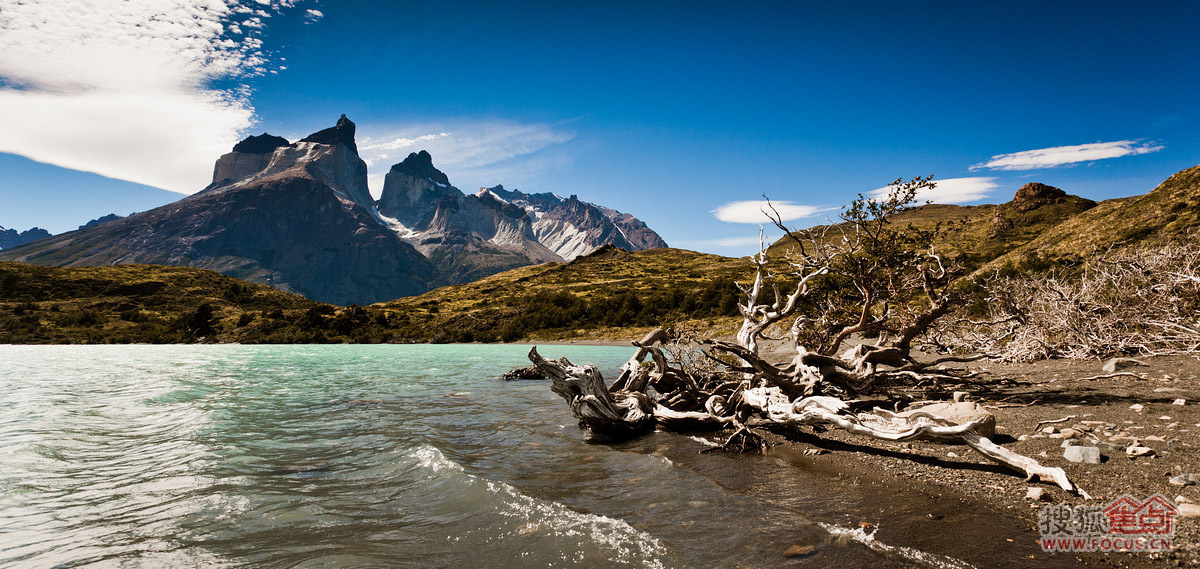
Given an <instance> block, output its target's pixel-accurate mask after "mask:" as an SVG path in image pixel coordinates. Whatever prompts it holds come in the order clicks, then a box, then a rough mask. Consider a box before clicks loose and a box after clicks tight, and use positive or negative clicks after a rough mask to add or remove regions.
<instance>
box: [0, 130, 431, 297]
mask: <svg viewBox="0 0 1200 569" xmlns="http://www.w3.org/2000/svg"><path fill="white" fill-rule="evenodd" d="M354 130H355V125H354V123H353V122H351V121H350V120H348V119H347V118H346V117H345V115H343V116H342V117H341V119H340V120H338V123H337V125H336V126H334V127H331V128H329V129H325V130H322V131H320V132H317V133H314V134H313V135H311V136H309V137H307V138H306V139H304V140H302V141H299V142H295V143H288V144H283V143H284V142H286V140H283V139H279V138H278V137H269V135H265V136H267V137H268V138H263V137H258V138H255V137H251V139H247V141H243V142H242V143H239V144H238V146H237V147H235V150H234V151H232V152H230V153H228V154H226V155H224V156H222V157H221V158H220V159H218V160H217V164H216V167H215V169H214V174H213V183H212V184H210V185H209V186H208V187H207V188H206V189H204V190H203V191H201V192H199V193H197V194H194V195H191V196H188V197H185V198H183V199H181V200H179V201H177V202H174V203H171V204H167V205H165V206H162V207H159V208H156V209H152V210H150V211H146V212H141V213H136V214H133V215H130V216H129V217H125V218H122V219H118V220H115V221H110V222H108V223H104V224H101V225H96V226H93V227H87V228H84V229H79V230H76V231H71V232H68V233H64V234H62V235H58V236H55V237H53V238H51V239H46V240H43V241H41V242H39V243H36V244H31V245H28V246H25V247H19V248H16V249H13V250H10V251H5V254H4V255H3V257H4V258H5V259H7V260H13V261H22V262H28V263H35V264H41V265H52V266H67V267H79V266H87V265H115V264H129V263H152V264H163V265H183V266H189V267H198V268H205V269H212V270H215V271H218V272H221V273H224V274H227V275H232V276H235V277H238V278H242V279H246V280H249V281H252V282H256V283H263V284H269V285H271V286H274V287H276V288H279V289H281V290H284V291H293V292H298V293H301V294H303V295H305V296H307V297H309V298H312V299H315V300H320V301H324V302H331V303H335V304H350V303H359V304H364V303H371V302H378V301H383V300H390V299H393V298H397V297H401V296H407V295H411V294H419V293H421V292H424V291H425V290H428V283H430V282H432V281H433V280H434V277H435V273H436V270H435V267H434V265H433V263H431V262H430V261H429V260H428V259H426V258H425V257H424V256H423V255H421V254H420V253H418V252H417V251H416V250H415V249H413V248H412V246H411V245H409V244H407V243H405V242H404V241H403V240H401V239H400V238H399V237H398V236H397V235H396V234H395V233H394V232H393V231H391V230H390V229H389V228H388V227H386V226H385V225H383V224H382V223H380V222H379V220H378V219H377V217H376V215H377V214H376V213H375V208H374V205H375V204H374V200H373V199H371V196H370V193H369V192H368V190H367V167H366V164H365V163H363V161H362V160H361V159H360V158H359V157H358V153H357V150H356V148H355V146H354V145H353V139H354Z"/></svg>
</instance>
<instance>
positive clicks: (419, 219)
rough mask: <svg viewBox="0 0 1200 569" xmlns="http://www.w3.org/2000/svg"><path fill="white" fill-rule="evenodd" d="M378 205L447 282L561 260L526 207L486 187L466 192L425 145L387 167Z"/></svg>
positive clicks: (466, 279)
mask: <svg viewBox="0 0 1200 569" xmlns="http://www.w3.org/2000/svg"><path fill="white" fill-rule="evenodd" d="M378 211H379V215H380V217H381V219H383V220H384V221H385V222H386V223H388V224H389V225H391V227H392V228H393V229H394V230H395V231H396V233H397V234H398V235H399V236H400V237H401V238H403V239H404V240H405V241H406V242H407V243H409V244H411V245H412V246H413V247H415V248H416V249H417V250H418V251H420V252H421V253H422V254H423V255H425V256H426V257H428V258H429V259H430V260H431V261H433V262H434V263H435V264H436V265H437V266H438V267H439V268H440V270H441V280H442V282H445V283H463V282H470V281H473V280H476V279H479V278H482V277H485V276H487V275H492V274H496V273H498V272H501V271H505V270H508V269H512V268H516V267H522V266H525V265H533V264H538V263H545V262H549V261H561V260H562V257H560V256H558V255H557V254H555V253H554V252H553V251H551V250H549V249H547V248H546V247H545V246H543V245H542V244H541V243H539V242H538V240H537V238H536V237H535V236H534V234H533V229H532V223H531V221H530V220H529V218H528V216H527V215H526V214H525V211H524V210H522V209H520V208H518V207H515V206H512V205H511V204H508V203H506V202H503V201H501V200H498V199H496V198H495V197H494V196H493V195H491V194H489V193H486V192H480V193H477V194H473V195H467V194H464V193H463V192H462V191H461V190H459V189H458V188H455V187H454V186H451V185H450V181H449V178H447V176H446V175H445V174H444V173H442V172H441V171H440V170H438V169H437V168H434V166H433V158H432V157H431V156H430V155H429V153H428V152H425V151H424V150H422V151H421V152H414V153H412V154H410V155H409V156H408V158H405V159H404V161H403V162H400V163H398V164H396V165H394V166H392V168H391V169H390V170H389V171H388V173H387V175H386V176H385V177H384V182H383V193H382V194H381V195H380V198H379V206H378Z"/></svg>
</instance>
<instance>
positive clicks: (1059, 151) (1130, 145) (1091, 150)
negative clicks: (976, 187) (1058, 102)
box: [971, 140, 1163, 170]
mask: <svg viewBox="0 0 1200 569" xmlns="http://www.w3.org/2000/svg"><path fill="white" fill-rule="evenodd" d="M1162 149H1163V146H1162V145H1159V144H1155V143H1153V142H1141V141H1137V140H1118V141H1115V142H1094V143H1091V144H1078V145H1075V146H1055V147H1052V148H1039V149H1037V150H1025V151H1022V152H1014V153H1012V154H997V155H995V156H992V158H991V160H988V161H987V162H984V163H982V164H975V165H974V166H971V170H980V169H984V168H986V169H990V170H1036V169H1038V168H1054V167H1056V166H1066V165H1069V164H1078V163H1080V162H1091V161H1093V160H1104V159H1106V158H1120V157H1121V156H1135V155H1138V154H1149V153H1151V152H1158V151H1159V150H1162Z"/></svg>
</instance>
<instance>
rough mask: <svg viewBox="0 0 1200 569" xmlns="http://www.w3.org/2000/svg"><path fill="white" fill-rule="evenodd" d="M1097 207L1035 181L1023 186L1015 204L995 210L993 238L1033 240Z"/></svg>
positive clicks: (1002, 205)
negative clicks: (1043, 232) (1073, 217)
mask: <svg viewBox="0 0 1200 569" xmlns="http://www.w3.org/2000/svg"><path fill="white" fill-rule="evenodd" d="M1093 207H1096V202H1094V201H1092V200H1089V199H1085V198H1081V197H1079V196H1073V195H1071V194H1068V193H1067V192H1065V191H1063V190H1061V189H1059V188H1056V187H1054V186H1048V185H1046V184H1040V183H1037V182H1032V183H1029V184H1025V185H1024V186H1021V188H1020V189H1018V190H1017V193H1016V194H1015V195H1014V196H1013V199H1012V201H1010V202H1008V203H1003V204H1000V205H998V206H996V208H995V209H994V210H992V218H991V221H990V222H989V226H988V237H989V238H990V239H1030V238H1032V237H1033V236H1035V235H1036V234H1038V233H1040V232H1041V231H1043V230H1045V229H1047V228H1048V227H1050V226H1052V225H1055V224H1058V223H1061V222H1062V221H1063V220H1065V219H1067V218H1070V217H1072V216H1074V215H1077V214H1079V213H1082V212H1084V211H1087V210H1089V209H1091V208H1093ZM1026 234H1028V235H1026Z"/></svg>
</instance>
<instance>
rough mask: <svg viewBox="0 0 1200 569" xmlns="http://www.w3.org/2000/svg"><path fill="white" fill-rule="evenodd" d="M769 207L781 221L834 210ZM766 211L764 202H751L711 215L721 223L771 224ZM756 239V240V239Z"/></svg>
mask: <svg viewBox="0 0 1200 569" xmlns="http://www.w3.org/2000/svg"><path fill="white" fill-rule="evenodd" d="M771 206H773V207H774V208H775V211H776V212H778V213H779V216H780V218H782V219H781V220H782V221H791V220H793V219H800V218H803V217H812V216H814V215H816V214H818V213H822V212H826V211H833V209H836V208H833V209H831V208H820V207H816V206H811V205H800V204H795V203H792V202H788V201H782V202H779V201H772V202H771ZM767 211H770V210H769V209H767V202H766V200H751V201H742V202H729V203H727V204H725V205H722V206H721V207H718V208H717V209H714V210H712V213H713V215H715V216H716V217H717V219H719V220H721V221H727V222H729V223H766V224H769V223H771V218H770V217H767V214H766V213H765V212H767ZM756 239H757V238H756Z"/></svg>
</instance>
